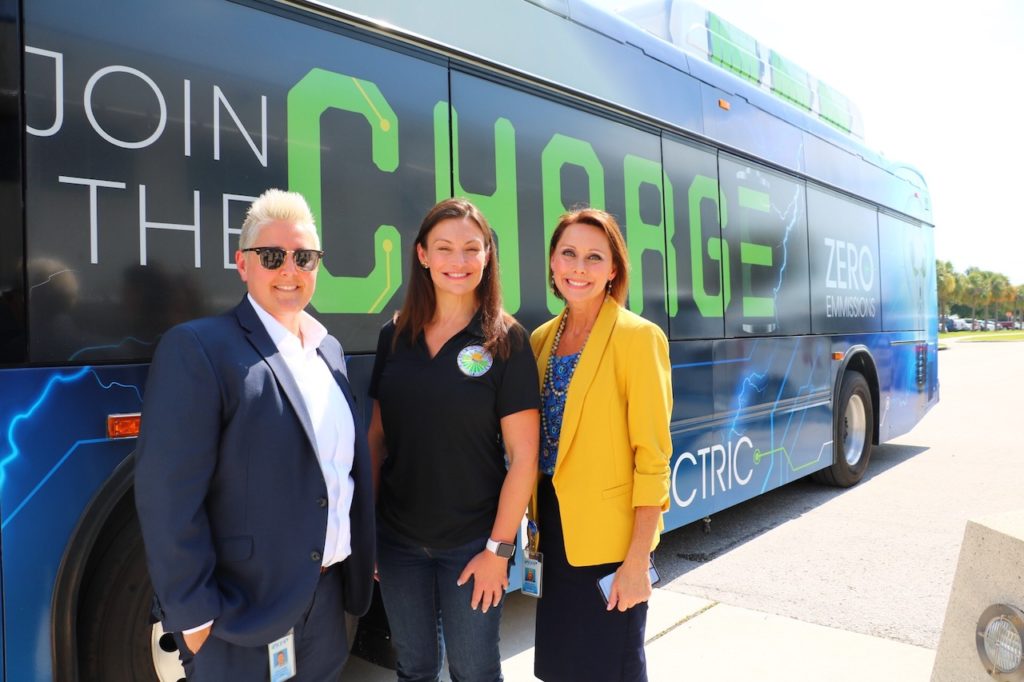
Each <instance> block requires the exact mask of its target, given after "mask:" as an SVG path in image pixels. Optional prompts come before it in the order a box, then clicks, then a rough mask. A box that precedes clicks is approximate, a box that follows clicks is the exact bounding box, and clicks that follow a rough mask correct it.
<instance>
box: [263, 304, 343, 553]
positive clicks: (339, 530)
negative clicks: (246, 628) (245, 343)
mask: <svg viewBox="0 0 1024 682" xmlns="http://www.w3.org/2000/svg"><path fill="white" fill-rule="evenodd" d="M249 303H251V304H252V307H253V308H254V309H255V310H256V314H257V315H259V318H260V321H261V322H263V326H264V327H266V329H267V333H268V334H270V339H271V340H272V341H273V342H274V345H275V346H277V350H278V351H280V353H281V357H282V358H283V359H284V362H285V364H286V365H288V370H289V371H290V372H291V373H292V378H294V379H295V383H296V384H298V386H299V392H300V393H302V400H303V402H304V403H305V408H306V413H307V414H308V415H309V420H310V422H311V423H312V424H313V433H314V434H315V436H316V443H315V445H316V453H317V458H318V459H319V460H320V469H321V470H322V471H323V474H324V481H326V483H327V512H328V513H327V537H326V539H325V544H324V552H323V555H324V558H323V565H324V566H330V565H331V564H335V563H338V562H340V561H344V560H345V558H346V557H348V555H349V554H351V553H352V528H351V525H350V523H349V511H350V510H351V508H352V495H353V493H354V492H355V482H354V481H353V480H352V459H353V457H354V455H355V439H356V428H355V422H354V421H353V419H352V411H351V410H350V409H349V406H348V402H347V401H346V400H345V396H344V395H342V393H341V388H340V387H339V386H338V382H336V381H335V380H334V376H333V375H332V374H331V370H330V368H329V367H328V366H327V363H326V362H324V359H323V358H322V357H320V355H319V353H317V348H319V347H320V343H321V342H322V341H323V340H324V338H325V337H326V336H327V329H326V328H325V327H324V326H323V325H322V324H320V323H319V322H317V321H316V319H314V318H313V316H312V315H310V314H309V313H306V312H303V313H302V314H301V315H300V317H299V331H300V332H301V334H302V340H301V341H300V340H299V338H298V337H297V336H295V335H294V334H292V333H291V332H290V331H288V330H287V329H285V327H284V325H282V324H281V323H280V322H278V321H277V320H275V319H274V318H273V316H271V315H270V313H268V312H267V311H266V310H264V309H263V308H261V307H260V305H259V304H258V303H257V302H256V301H255V300H253V297H252V296H249Z"/></svg>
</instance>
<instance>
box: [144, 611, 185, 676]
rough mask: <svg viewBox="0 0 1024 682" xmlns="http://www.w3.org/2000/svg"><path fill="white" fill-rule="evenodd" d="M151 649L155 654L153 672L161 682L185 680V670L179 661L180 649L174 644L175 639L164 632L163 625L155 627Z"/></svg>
mask: <svg viewBox="0 0 1024 682" xmlns="http://www.w3.org/2000/svg"><path fill="white" fill-rule="evenodd" d="M150 649H151V650H152V652H153V672H155V673H156V678H157V679H158V680H160V682H180V681H181V680H184V679H185V670H184V669H183V668H182V667H181V661H180V660H178V647H177V646H176V645H175V643H174V637H173V635H171V633H169V632H164V626H163V624H162V623H155V624H154V625H153V636H152V638H151V640H150Z"/></svg>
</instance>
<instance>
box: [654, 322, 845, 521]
mask: <svg viewBox="0 0 1024 682" xmlns="http://www.w3.org/2000/svg"><path fill="white" fill-rule="evenodd" d="M828 351H829V343H828V339H827V338H823V337H814V336H801V337H782V338H759V339H723V340H719V341H715V342H713V358H712V364H711V367H712V376H713V382H712V384H711V385H709V384H707V383H704V384H703V385H701V384H696V385H689V384H688V385H681V384H680V383H679V381H678V377H679V373H680V371H681V370H684V369H695V368H696V366H695V365H693V366H691V367H689V368H687V367H681V366H680V365H685V364H687V363H679V364H678V365H677V364H676V363H675V362H674V363H673V368H674V369H675V370H676V371H675V374H674V377H673V378H674V379H675V380H676V384H675V385H674V386H673V390H674V392H675V393H676V395H677V396H679V395H681V394H685V393H697V394H699V395H702V397H703V398H704V399H706V400H708V401H713V404H714V406H715V413H714V419H713V420H711V421H705V422H704V423H703V424H698V425H695V426H694V427H693V428H690V429H688V430H681V429H680V430H676V431H675V432H674V433H673V451H674V454H673V461H672V508H671V509H670V510H669V512H668V514H667V515H666V526H667V527H669V528H676V527H678V526H681V525H684V524H686V523H689V522H691V521H694V520H697V519H700V518H702V517H704V516H707V515H709V514H711V513H713V512H716V511H719V510H721V509H724V508H726V507H730V506H732V505H734V504H737V503H739V502H742V501H744V500H747V499H750V498H752V497H755V496H757V495H760V494H761V493H763V492H765V491H767V490H771V489H773V488H776V487H778V486H780V485H783V484H785V483H789V482H790V481H794V480H796V479H798V478H801V477H803V476H806V475H807V474H809V473H811V472H813V471H816V470H818V469H822V468H824V467H827V466H829V465H830V464H831V463H832V417H831V405H830V399H831V386H830V383H829V382H830V376H831V374H830V371H829V366H828V363H829V356H828ZM680 354H681V353H680V351H676V353H674V354H673V357H678V356H679V355H680ZM695 383H696V382H695Z"/></svg>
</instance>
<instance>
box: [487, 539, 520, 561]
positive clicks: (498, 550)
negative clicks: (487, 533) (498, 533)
mask: <svg viewBox="0 0 1024 682" xmlns="http://www.w3.org/2000/svg"><path fill="white" fill-rule="evenodd" d="M487 551H489V552H493V553H494V554H497V555H498V556H500V557H501V558H502V559H510V558H512V555H513V554H515V553H516V546H515V545H513V544H512V543H511V542H498V541H497V540H492V539H490V538H488V539H487Z"/></svg>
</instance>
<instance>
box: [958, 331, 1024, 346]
mask: <svg viewBox="0 0 1024 682" xmlns="http://www.w3.org/2000/svg"><path fill="white" fill-rule="evenodd" d="M960 341H961V342H962V343H986V342H999V341H1024V331H1019V330H1018V331H1012V332H1011V331H1004V332H987V333H984V332H983V333H981V334H971V335H970V336H969V337H966V338H962V339H961V340H960Z"/></svg>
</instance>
